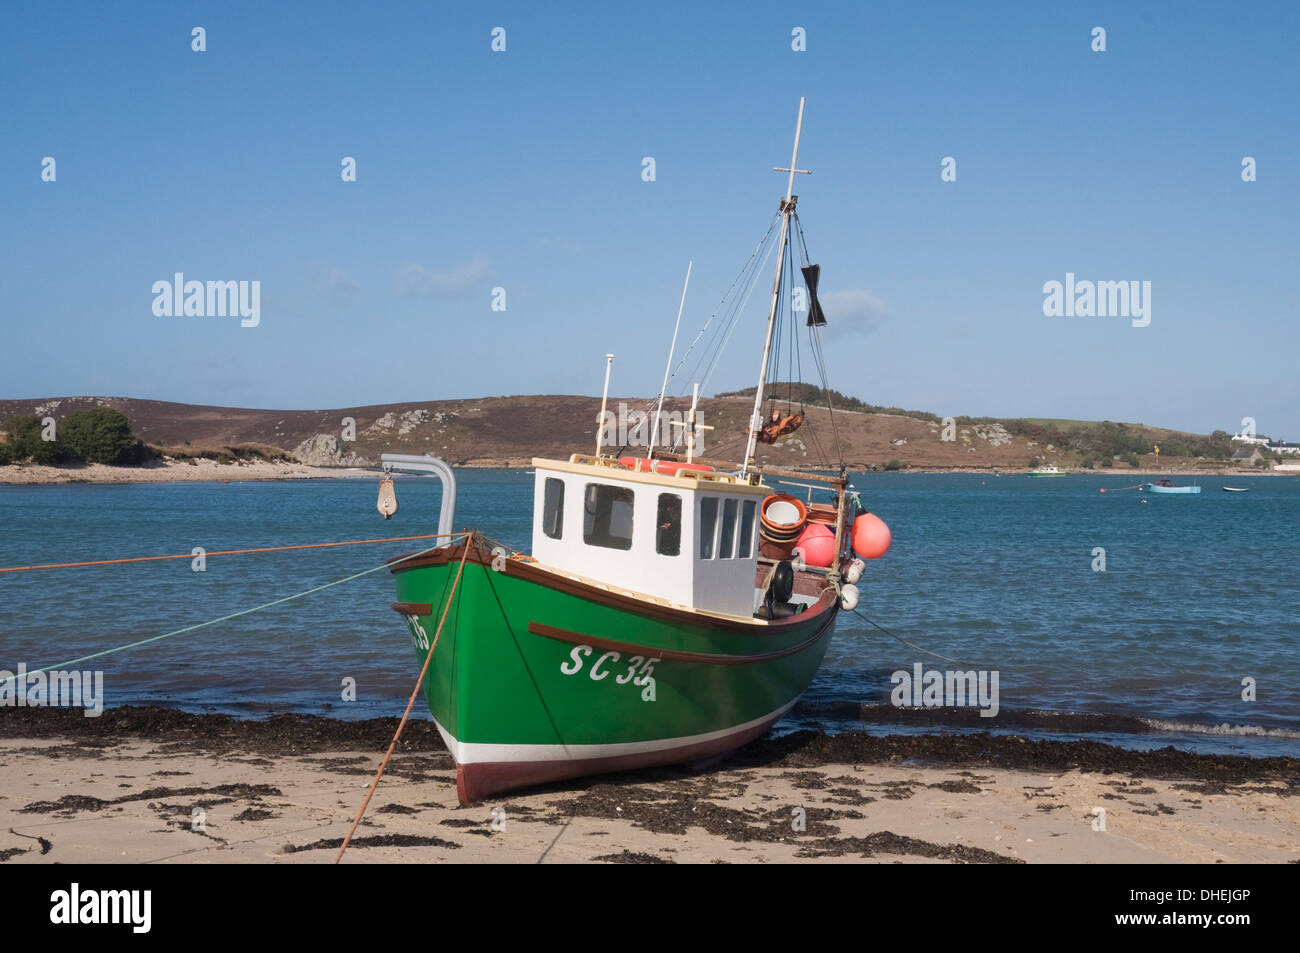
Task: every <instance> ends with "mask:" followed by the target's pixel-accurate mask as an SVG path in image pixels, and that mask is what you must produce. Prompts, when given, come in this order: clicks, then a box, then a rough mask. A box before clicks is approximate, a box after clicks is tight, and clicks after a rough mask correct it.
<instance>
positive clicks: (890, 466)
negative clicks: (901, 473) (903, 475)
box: [885, 460, 903, 470]
mask: <svg viewBox="0 0 1300 953" xmlns="http://www.w3.org/2000/svg"><path fill="white" fill-rule="evenodd" d="M885 469H886V470H901V469H903V465H902V464H901V463H899V462H898V461H897V460H890V461H889V462H888V463H886V464H885Z"/></svg>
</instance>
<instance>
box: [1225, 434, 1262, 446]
mask: <svg viewBox="0 0 1300 953" xmlns="http://www.w3.org/2000/svg"><path fill="white" fill-rule="evenodd" d="M1232 439H1233V440H1235V441H1237V442H1238V443H1253V444H1258V445H1259V446H1261V447H1262V446H1267V445H1268V438H1267V437H1255V436H1251V435H1250V434H1244V433H1235V434H1233V435H1232Z"/></svg>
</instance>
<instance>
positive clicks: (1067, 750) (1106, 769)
mask: <svg viewBox="0 0 1300 953" xmlns="http://www.w3.org/2000/svg"><path fill="white" fill-rule="evenodd" d="M396 727H397V719H396V718H371V719H367V720H364V721H341V720H338V719H333V718H324V717H320V716H317V715H297V714H282V715H272V716H271V717H269V718H266V719H260V720H249V719H243V720H241V719H238V718H232V717H230V716H228V715H214V714H192V713H189V712H184V711H180V710H178V709H173V708H165V707H161V706H140V707H135V706H126V707H121V708H110V709H107V710H105V711H104V713H103V715H101V716H100V717H98V718H86V717H84V716H83V715H82V713H81V712H80V711H79V710H76V709H64V708H27V707H23V708H17V707H15V708H4V709H0V738H24V739H26V738H58V739H63V740H75V741H76V743H78V744H81V745H90V744H91V743H92V742H95V743H98V744H115V743H119V742H121V741H129V740H131V739H141V740H148V741H151V742H155V743H159V744H166V745H169V746H171V751H172V752H174V753H192V752H210V753H231V752H238V753H240V754H243V755H264V756H268V757H275V756H284V755H295V756H302V755H308V754H313V753H320V752H344V751H376V752H378V751H383V750H385V749H386V748H387V747H388V744H389V742H391V741H392V737H393V732H394V731H395V730H396ZM398 750H399V751H402V752H424V753H427V758H425V759H421V762H419V763H414V764H408V765H402V764H401V763H400V762H397V763H395V764H394V766H393V768H391V769H390V770H391V771H394V772H398V773H402V772H405V773H406V776H408V777H409V778H410V779H411V780H441V778H439V777H438V776H436V775H433V774H431V773H430V772H431V771H432V770H445V769H449V768H450V767H452V761H451V756H450V755H449V754H448V753H447V752H446V747H445V746H444V745H443V742H442V739H441V737H439V735H438V731H437V729H436V728H435V727H434V725H433V722H432V721H431V720H413V721H410V722H408V723H407V725H406V728H405V729H404V731H403V733H402V737H401V740H400V741H399V743H398ZM68 753H72V752H68ZM721 764H722V765H724V766H725V767H726V768H727V769H728V770H735V769H745V768H760V767H778V768H782V769H789V770H790V772H791V773H797V772H799V771H800V770H801V769H809V768H817V767H821V766H824V765H828V764H856V765H866V764H892V765H898V764H918V765H932V766H936V767H960V768H968V769H969V768H984V769H991V768H1001V769H1012V770H1024V771H1046V772H1052V773H1060V772H1063V771H1070V770H1078V771H1083V772H1087V773H1097V774H1103V775H1107V774H1115V775H1125V776H1140V777H1143V778H1164V779H1171V780H1181V781H1203V782H1207V783H1216V784H1220V785H1239V784H1244V783H1247V782H1252V781H1267V780H1274V781H1276V780H1281V781H1284V782H1286V784H1287V785H1288V791H1287V792H1286V793H1288V794H1289V793H1294V792H1295V791H1297V790H1300V759H1296V758H1286V757H1269V758H1251V757H1246V756H1243V755H1216V754H1196V753H1192V752H1188V751H1181V750H1179V749H1177V748H1175V747H1173V746H1172V745H1169V746H1166V747H1163V748H1156V749H1150V750H1144V751H1137V750H1131V749H1128V748H1118V747H1115V746H1113V745H1108V744H1103V743H1101V742H1098V741H1086V740H1059V741H1058V740H1032V739H1028V738H1023V737H1020V736H1018V735H991V734H988V733H977V734H961V735H957V734H934V735H871V734H867V733H865V732H858V731H853V732H842V733H839V734H834V735H828V734H824V733H822V732H815V731H808V730H804V731H797V732H793V733H791V734H788V735H783V736H781V737H779V738H771V737H768V738H763V739H760V740H758V741H755V742H752V743H751V744H749V745H747V746H746V747H744V748H742V749H741V750H740V751H738V752H736V753H735V754H733V755H732V756H730V757H729V758H728V759H726V760H725V761H723V762H721ZM358 773H360V771H358ZM637 776H638V777H642V778H646V779H649V780H652V781H657V780H660V779H673V778H679V777H686V776H689V772H687V771H686V770H685V769H680V768H679V769H656V770H653V771H645V772H640V773H639V774H638V775H637ZM812 783H816V782H815V781H814V782H812ZM1207 793H1209V792H1207ZM1229 793H1231V792H1229ZM1280 793H1281V792H1280Z"/></svg>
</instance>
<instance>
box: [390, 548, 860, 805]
mask: <svg viewBox="0 0 1300 953" xmlns="http://www.w3.org/2000/svg"><path fill="white" fill-rule="evenodd" d="M463 552H464V549H463V546H460V547H456V548H455V549H444V550H439V551H437V552H436V553H434V554H431V555H429V556H425V557H420V558H419V559H415V560H411V561H409V562H407V563H402V564H401V565H397V566H394V567H393V571H394V573H395V575H396V583H397V595H398V602H397V603H394V608H395V609H397V611H399V612H401V613H402V614H403V616H404V617H405V618H406V621H407V626H408V629H409V630H410V632H411V636H412V639H413V642H414V644H415V654H416V660H417V663H418V664H419V665H421V666H422V665H423V664H424V661H425V657H426V655H427V652H428V645H429V644H430V643H432V642H433V639H434V634H435V632H436V631H437V629H438V622H439V619H440V618H441V617H442V612H443V609H444V607H445V605H446V602H447V599H448V596H449V594H450V592H451V587H452V583H453V580H454V579H455V577H456V572H457V569H458V567H459V565H460V561H461V555H462V553H463ZM837 608H838V606H837V603H836V601H835V599H834V598H833V593H831V594H828V595H825V596H823V597H822V599H821V600H820V601H819V602H817V603H816V604H815V605H813V606H811V607H810V608H809V609H807V610H806V611H804V612H802V613H800V614H799V615H797V616H795V617H793V618H791V619H786V620H781V621H779V622H772V623H758V624H754V623H750V622H747V621H740V620H734V619H731V618H727V617H717V616H708V615H705V614H702V613H694V612H688V611H685V610H681V609H676V608H672V607H669V606H666V605H663V604H659V603H655V602H653V601H647V600H642V599H638V598H633V597H631V596H627V595H620V594H615V593H611V592H608V591H606V590H604V589H602V588H600V587H596V586H592V585H589V584H586V583H583V582H579V581H576V580H573V579H571V578H569V577H566V576H561V575H559V574H555V573H551V572H548V571H546V570H543V569H540V568H538V567H537V566H536V565H535V564H532V563H530V562H528V561H525V560H520V559H517V558H514V559H505V558H504V557H499V558H497V560H496V568H493V556H492V554H491V553H490V552H488V551H487V550H486V548H485V547H483V546H482V545H481V544H479V545H473V546H471V548H470V552H469V556H468V558H467V559H466V562H465V568H464V572H463V576H462V578H461V581H460V584H459V587H458V590H457V592H456V593H455V596H454V598H453V599H452V600H451V607H450V609H449V611H448V613H447V618H446V622H445V624H444V626H443V630H442V632H441V635H440V636H439V637H438V639H437V644H436V647H435V649H434V658H433V661H432V663H431V664H430V666H429V671H428V673H427V675H426V678H425V683H424V691H425V697H426V699H427V700H428V703H429V710H430V712H431V714H432V715H433V718H434V720H435V722H436V723H437V725H438V728H439V730H440V731H441V732H442V735H443V738H444V740H446V742H447V745H448V748H449V749H450V750H451V752H452V755H453V757H455V759H456V762H457V765H458V771H457V787H458V791H459V794H460V797H461V800H462V801H465V802H469V801H476V800H481V799H482V798H484V797H487V796H489V795H490V794H493V793H496V792H498V791H502V790H507V789H510V788H516V787H521V786H525V785H530V784H537V783H542V782H546V781H553V780H559V779H562V778H569V777H577V776H582V775H587V774H595V773H600V772H604V771H611V770H625V769H631V768H638V767H646V766H649V765H656V764H673V763H681V762H687V761H692V762H693V761H703V760H707V759H708V758H710V757H714V756H717V755H718V754H721V753H723V752H726V751H729V750H732V749H734V748H736V747H738V746H739V745H742V744H744V743H746V742H747V741H749V740H751V739H752V738H754V737H757V736H758V735H760V734H762V733H763V732H765V731H766V730H767V729H768V728H769V727H771V725H772V724H773V723H774V722H775V721H776V720H777V719H778V718H779V717H780V716H781V715H782V714H783V713H784V712H785V711H786V710H788V709H789V708H790V707H791V706H793V704H794V703H795V701H797V700H798V698H799V696H800V695H801V694H802V693H803V692H804V690H805V689H806V688H807V686H808V684H809V682H811V681H812V679H813V676H814V675H815V674H816V672H817V669H818V666H819V665H820V664H821V660H822V657H823V655H824V654H825V652H826V647H827V645H828V643H829V640H830V636H831V633H832V631H833V629H834V621H835V615H836V611H837Z"/></svg>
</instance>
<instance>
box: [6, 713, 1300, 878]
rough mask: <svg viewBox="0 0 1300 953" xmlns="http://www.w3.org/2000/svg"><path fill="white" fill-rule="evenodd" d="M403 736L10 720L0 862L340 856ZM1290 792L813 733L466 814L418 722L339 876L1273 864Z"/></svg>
mask: <svg viewBox="0 0 1300 953" xmlns="http://www.w3.org/2000/svg"><path fill="white" fill-rule="evenodd" d="M394 727H395V720H393V719H375V720H370V721H362V722H344V721H336V720H332V719H326V718H316V717H310V716H295V715H281V716H276V717H273V718H271V719H269V720H266V721H256V722H254V721H239V720H235V719H231V718H227V717H225V716H216V715H189V714H185V713H182V712H177V711H174V710H171V709H162V708H123V709H110V710H109V711H106V712H105V713H104V714H103V716H101V717H100V718H85V717H84V716H83V715H82V714H81V712H80V711H68V710H57V709H0V862H4V863H8V864H22V863H56V862H62V863H72V862H89V863H153V862H187V863H328V862H331V861H332V860H333V858H334V852H335V851H336V850H337V848H338V844H339V843H340V841H341V838H342V837H343V835H344V834H345V833H346V832H347V830H348V827H349V825H350V823H351V819H352V817H353V815H354V814H355V812H356V810H357V808H358V806H359V805H360V803H361V800H362V798H363V797H364V794H365V789H366V787H367V786H368V784H369V783H370V779H371V777H372V776H373V774H374V770H375V768H376V767H377V766H378V764H379V761H380V759H381V758H382V755H383V751H384V750H385V749H386V747H387V744H388V741H389V740H390V738H391V736H392V731H393V729H394ZM1297 793H1300V761H1297V760H1296V759H1290V758H1269V759H1250V758H1240V757H1227V756H1203V755H1193V754H1188V753H1185V752H1180V751H1176V750H1175V749H1172V748H1164V749H1159V750H1155V751H1149V752H1135V751H1128V750H1125V749H1120V748H1113V747H1110V746H1107V745H1102V744H1098V743H1094V742H1085V741H1029V740H1025V739H1021V738H1017V737H1001V738H994V737H990V736H987V735H960V736H959V735H927V736H921V737H902V736H881V737H877V736H871V735H866V734H860V733H851V734H841V735H835V736H826V735H821V734H815V733H812V732H799V733H796V734H794V735H789V736H786V737H783V738H779V739H765V740H762V741H759V742H756V743H755V744H753V745H750V746H748V747H747V748H745V749H744V750H742V751H741V752H738V753H737V754H736V755H733V756H732V757H731V758H729V759H727V760H726V761H723V762H721V763H719V764H717V765H715V766H714V767H712V768H710V769H708V770H705V771H698V772H696V771H689V770H685V769H664V770H657V771H646V772H637V773H632V774H621V775H612V776H609V777H605V778H590V779H585V780H580V781H574V782H568V783H565V784H562V785H553V786H550V787H546V788H539V789H534V790H530V791H526V792H522V793H518V794H509V795H503V796H501V797H499V798H496V799H493V800H492V801H491V802H490V803H481V804H475V805H470V806H464V807H462V806H460V805H459V804H458V803H457V801H456V794H455V784H454V768H453V765H452V762H451V758H450V756H449V755H448V754H447V753H446V751H445V750H444V749H443V746H442V743H441V741H440V740H439V738H438V737H437V733H436V731H435V730H434V729H433V726H432V723H430V722H428V721H416V722H412V723H411V724H409V725H408V726H407V729H406V732H405V733H404V735H403V740H402V743H401V745H400V746H399V749H398V751H397V752H396V753H395V754H394V756H393V759H392V761H391V762H390V765H389V769H388V772H387V773H386V774H385V776H384V779H383V781H382V782H381V783H380V786H379V789H378V791H377V793H376V795H375V798H374V800H373V801H372V802H371V805H370V808H369V810H368V812H367V815H366V819H365V821H363V823H362V825H361V827H360V828H359V829H358V831H357V835H356V838H355V839H354V840H353V843H352V845H351V846H350V847H349V849H348V852H347V854H346V855H345V858H344V862H345V863H365V862H399V863H429V862H452V863H477V862H491V863H538V862H545V863H586V862H602V863H783V862H816V861H852V862H860V861H863V860H867V861H875V862H882V863H894V862H916V863H935V862H938V863H1025V862H1028V863H1043V862H1050V863H1062V862H1064V863H1128V862H1140V863H1150V862H1155V863H1161V862H1191V863H1217V862H1226V863H1281V862H1288V861H1291V862H1294V861H1296V859H1297V858H1300V799H1297V798H1296V796H1295V795H1296V794H1297ZM1098 808H1101V809H1104V811H1105V815H1104V817H1105V825H1104V826H1105V829H1104V830H1100V829H1097V828H1099V827H1100V818H1099V815H1098V813H1097V809H1098ZM196 812H202V813H201V814H199V813H196ZM199 817H201V818H202V821H203V823H202V824H201V825H197V824H195V823H194V821H195V820H196V819H197V818H199Z"/></svg>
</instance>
